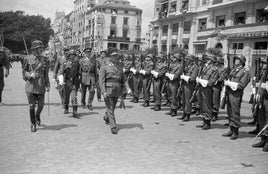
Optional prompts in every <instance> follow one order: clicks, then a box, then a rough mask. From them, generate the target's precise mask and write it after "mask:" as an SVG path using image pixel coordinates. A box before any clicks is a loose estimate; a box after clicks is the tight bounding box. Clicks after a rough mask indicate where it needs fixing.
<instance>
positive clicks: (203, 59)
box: [190, 54, 205, 103]
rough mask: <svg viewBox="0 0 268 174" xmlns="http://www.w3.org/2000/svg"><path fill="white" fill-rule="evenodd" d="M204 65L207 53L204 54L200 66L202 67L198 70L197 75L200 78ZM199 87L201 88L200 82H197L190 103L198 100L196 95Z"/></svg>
mask: <svg viewBox="0 0 268 174" xmlns="http://www.w3.org/2000/svg"><path fill="white" fill-rule="evenodd" d="M204 65H205V54H203V55H202V62H201V67H200V69H199V71H198V75H197V77H199V78H200V77H201V75H202V73H203V69H204ZM199 89H200V84H199V83H197V84H196V85H195V88H194V92H193V94H192V97H191V99H190V103H194V102H196V101H197V96H196V95H197V93H198V91H199Z"/></svg>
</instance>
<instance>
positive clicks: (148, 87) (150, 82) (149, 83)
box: [146, 51, 156, 90]
mask: <svg viewBox="0 0 268 174" xmlns="http://www.w3.org/2000/svg"><path fill="white" fill-rule="evenodd" d="M155 65H156V53H155V51H154V54H153V69H154V68H155ZM152 81H153V75H152V74H150V80H149V82H148V86H147V88H146V90H148V89H150V88H151V84H152Z"/></svg>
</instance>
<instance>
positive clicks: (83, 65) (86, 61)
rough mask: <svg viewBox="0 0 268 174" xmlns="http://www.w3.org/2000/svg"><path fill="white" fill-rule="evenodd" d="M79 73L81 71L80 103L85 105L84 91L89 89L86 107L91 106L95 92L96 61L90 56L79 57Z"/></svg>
mask: <svg viewBox="0 0 268 174" xmlns="http://www.w3.org/2000/svg"><path fill="white" fill-rule="evenodd" d="M80 73H81V104H82V105H83V106H85V105H86V103H85V98H86V91H87V89H88V90H89V96H88V102H87V104H88V107H89V108H91V107H92V101H93V99H94V94H95V89H94V87H95V81H96V79H95V77H96V63H95V61H94V60H92V58H89V57H84V58H82V59H80Z"/></svg>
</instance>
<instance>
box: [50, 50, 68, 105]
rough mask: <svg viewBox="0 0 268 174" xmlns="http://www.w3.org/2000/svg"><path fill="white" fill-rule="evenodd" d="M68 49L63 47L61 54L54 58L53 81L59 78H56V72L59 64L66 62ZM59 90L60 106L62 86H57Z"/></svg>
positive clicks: (62, 102) (62, 100)
mask: <svg viewBox="0 0 268 174" xmlns="http://www.w3.org/2000/svg"><path fill="white" fill-rule="evenodd" d="M68 51H69V48H67V47H64V48H63V54H64V55H63V56H59V57H57V60H56V63H55V65H54V69H53V73H54V76H53V82H58V81H59V79H58V75H59V74H58V72H59V69H60V67H61V65H62V64H63V63H64V62H66V56H67V54H68ZM57 89H58V90H59V94H60V98H61V104H62V106H63V107H64V87H61V88H60V87H58V88H57Z"/></svg>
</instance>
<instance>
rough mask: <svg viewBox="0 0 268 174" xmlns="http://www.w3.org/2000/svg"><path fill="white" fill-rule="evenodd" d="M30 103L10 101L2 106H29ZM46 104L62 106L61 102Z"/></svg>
mask: <svg viewBox="0 0 268 174" xmlns="http://www.w3.org/2000/svg"><path fill="white" fill-rule="evenodd" d="M28 105H29V104H28V103H10V104H8V103H5V104H3V105H2V106H28ZM44 105H50V106H61V104H60V103H49V104H47V103H45V104H44Z"/></svg>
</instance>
